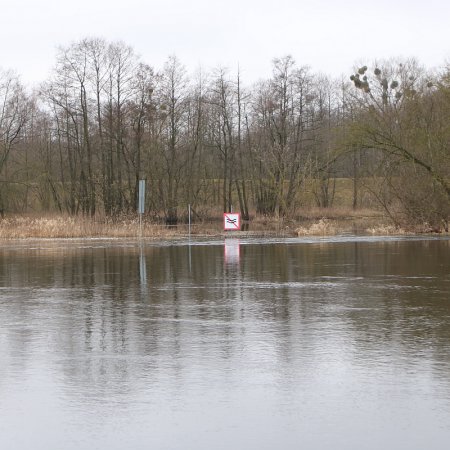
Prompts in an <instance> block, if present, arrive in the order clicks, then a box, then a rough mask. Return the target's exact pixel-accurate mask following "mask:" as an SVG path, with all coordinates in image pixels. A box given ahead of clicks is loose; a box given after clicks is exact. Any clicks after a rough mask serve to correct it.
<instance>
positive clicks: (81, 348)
mask: <svg viewBox="0 0 450 450" xmlns="http://www.w3.org/2000/svg"><path fill="white" fill-rule="evenodd" d="M449 441H450V240H449V239H431V238H430V239H422V238H405V239H402V238H363V237H360V238H351V237H349V238H335V239H328V240H327V239H318V240H313V239H311V240H302V239H285V240H270V239H269V240H242V239H241V240H240V241H238V240H234V239H222V240H216V241H209V242H199V241H193V242H192V245H190V246H189V245H187V243H186V242H175V243H161V244H156V243H145V244H144V245H143V246H139V244H138V243H136V242H123V241H92V243H91V242H89V241H60V242H52V241H26V242H16V243H14V242H3V243H2V245H1V248H0V448H2V449H5V450H75V449H76V450H84V449H86V450H93V449H99V450H125V449H126V450H143V449H156V450H159V449H169V450H172V449H183V450H184V449H186V450H197V449H199V450H206V449H208V450H211V449H214V450H215V449H237V450H241V449H242V450H244V449H245V450H261V449H280V450H284V449H289V450H291V449H313V450H315V449H327V450H328V449H342V450H350V449H355V450H356V449H358V450H361V449H374V450H375V449H377V450H378V449H408V450H412V449H417V450H419V449H420V450H423V449H446V448H448V443H449Z"/></svg>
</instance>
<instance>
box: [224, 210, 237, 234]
mask: <svg viewBox="0 0 450 450" xmlns="http://www.w3.org/2000/svg"><path fill="white" fill-rule="evenodd" d="M223 229H224V230H225V231H228V230H240V229H241V215H240V214H239V213H236V214H235V213H223Z"/></svg>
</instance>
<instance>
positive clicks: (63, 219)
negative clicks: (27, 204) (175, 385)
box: [0, 208, 424, 239]
mask: <svg viewBox="0 0 450 450" xmlns="http://www.w3.org/2000/svg"><path fill="white" fill-rule="evenodd" d="M244 230H246V233H244V232H243V234H249V235H252V234H254V235H255V234H256V235H270V236H274V235H277V236H324V235H338V234H343V233H352V234H374V235H389V234H406V233H414V232H423V231H424V230H423V229H422V230H421V229H416V230H404V229H399V228H395V227H394V226H392V225H391V224H389V221H388V220H387V218H386V217H384V216H383V215H381V214H380V213H379V212H377V211H373V210H358V211H352V210H350V209H343V208H340V209H320V208H311V209H308V210H304V211H302V213H301V215H300V216H299V217H298V218H297V219H296V220H277V219H274V218H270V217H264V216H256V217H253V218H252V220H251V221H250V222H249V223H248V224H246V227H245V228H244ZM188 231H189V230H188V225H187V224H184V223H183V224H180V225H178V226H176V227H167V226H165V225H163V224H161V223H156V222H154V221H150V220H148V219H145V220H144V221H143V223H142V236H143V237H145V238H154V239H158V238H161V239H164V238H175V237H182V236H185V235H187V234H188ZM191 233H192V235H194V236H220V235H222V234H224V232H223V226H222V217H221V215H220V214H217V217H212V218H210V219H209V220H205V221H202V222H194V223H193V224H192V226H191ZM140 235H141V230H140V226H139V219H138V218H137V217H133V218H123V219H120V220H110V219H106V218H104V217H103V218H102V217H95V218H91V217H82V216H78V217H69V216H63V215H51V216H50V215H47V216H42V215H39V216H37V215H26V216H25V215H14V216H10V217H6V218H3V219H1V220H0V239H23V238H49V239H50V238H134V237H139V236H140Z"/></svg>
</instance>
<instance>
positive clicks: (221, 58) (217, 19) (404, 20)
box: [0, 0, 450, 83]
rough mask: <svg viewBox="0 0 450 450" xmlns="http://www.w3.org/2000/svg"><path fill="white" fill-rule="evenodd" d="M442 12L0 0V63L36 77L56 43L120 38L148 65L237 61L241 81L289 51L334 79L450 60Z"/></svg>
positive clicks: (391, 7)
mask: <svg viewBox="0 0 450 450" xmlns="http://www.w3.org/2000/svg"><path fill="white" fill-rule="evenodd" d="M449 17H450V2H448V1H444V0H429V1H427V2H423V1H420V2H419V1H417V0H409V1H407V0H397V1H396V2H393V1H387V0H377V1H374V2H367V1H359V2H358V1H355V0H348V1H345V0H342V1H339V2H333V1H331V0H308V1H306V0H297V1H295V0H272V1H268V0H223V1H220V2H219V1H216V0H189V1H183V0H163V1H155V0H147V1H143V0H122V1H116V0H76V1H74V2H73V3H69V2H61V0H39V1H36V0H14V1H8V2H5V1H2V6H1V16H0V39H1V47H0V48H1V52H0V66H1V67H3V68H4V69H14V70H16V71H17V72H18V73H19V74H20V75H21V76H22V78H23V80H24V81H26V82H28V83H37V82H39V81H42V80H44V79H45V78H46V77H47V75H48V73H49V71H50V70H51V68H52V66H53V64H54V61H55V54H56V48H57V46H60V45H62V46H66V45H68V44H70V43H71V42H74V41H77V40H80V39H82V38H84V37H94V36H95V37H103V38H105V39H107V40H122V41H124V42H125V43H126V44H128V45H131V46H132V47H133V48H134V49H135V51H136V52H137V53H138V54H139V55H141V57H142V59H143V60H144V61H145V62H147V63H148V64H150V65H152V66H154V67H155V68H160V67H161V66H162V64H163V63H164V61H165V60H166V59H167V57H168V56H169V55H171V54H176V55H177V56H178V58H179V59H180V60H181V61H182V62H183V63H184V64H185V65H186V67H187V68H188V70H190V71H193V70H195V69H196V68H198V67H199V66H200V65H201V66H202V67H203V68H204V69H205V70H207V69H210V68H212V67H217V66H219V65H221V66H225V67H229V68H230V69H232V70H235V69H236V68H237V65H238V63H239V65H240V67H241V72H242V75H243V79H244V81H246V82H247V83H250V82H253V81H256V80H257V79H258V78H263V77H267V76H269V75H270V72H271V61H272V59H273V58H274V57H280V56H283V55H286V54H291V55H293V57H294V58H295V60H296V61H297V63H298V64H299V65H309V66H310V67H311V68H312V69H313V70H314V71H316V72H323V73H326V74H329V75H332V76H339V75H340V74H344V75H347V74H349V73H351V69H352V67H353V65H354V64H355V62H357V61H361V62H362V61H364V62H369V63H370V62H371V61H372V60H374V59H376V58H379V59H380V58H388V57H395V56H402V57H410V56H415V57H417V58H418V59H419V61H420V62H422V63H423V64H425V65H426V66H427V67H435V66H441V65H443V64H444V63H445V62H446V60H448V59H450V45H449V28H448V20H449V19H448V18H449Z"/></svg>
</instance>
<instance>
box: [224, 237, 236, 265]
mask: <svg viewBox="0 0 450 450" xmlns="http://www.w3.org/2000/svg"><path fill="white" fill-rule="evenodd" d="M224 252H225V262H226V263H227V264H238V263H239V257H240V246H239V239H226V240H225V250H224Z"/></svg>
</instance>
